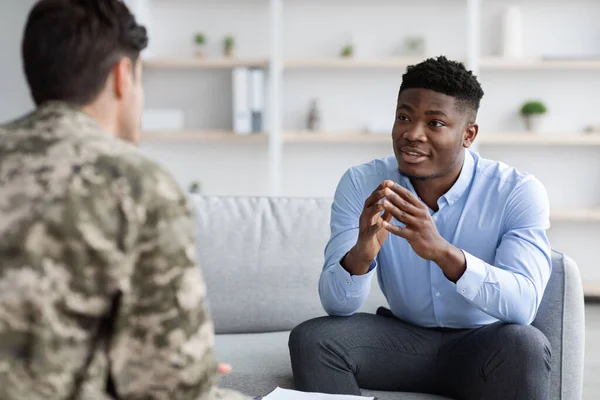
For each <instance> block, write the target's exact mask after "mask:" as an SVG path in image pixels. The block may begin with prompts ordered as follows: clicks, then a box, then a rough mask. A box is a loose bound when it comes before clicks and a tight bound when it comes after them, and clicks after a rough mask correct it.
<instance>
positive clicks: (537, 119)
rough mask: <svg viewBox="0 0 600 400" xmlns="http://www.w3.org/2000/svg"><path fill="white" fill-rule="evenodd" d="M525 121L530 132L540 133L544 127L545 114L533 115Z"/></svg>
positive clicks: (524, 118) (525, 118) (527, 116)
mask: <svg viewBox="0 0 600 400" xmlns="http://www.w3.org/2000/svg"><path fill="white" fill-rule="evenodd" d="M523 120H524V121H525V127H526V128H527V130H528V131H529V132H533V133H539V132H540V131H541V130H542V127H543V125H544V120H545V117H544V115H543V114H532V115H526V116H524V117H523Z"/></svg>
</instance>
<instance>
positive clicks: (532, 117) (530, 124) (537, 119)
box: [521, 100, 548, 132]
mask: <svg viewBox="0 0 600 400" xmlns="http://www.w3.org/2000/svg"><path fill="white" fill-rule="evenodd" d="M547 112H548V109H547V108H546V105H545V104H544V103H542V102H541V101H538V100H530V101H527V102H526V103H525V104H523V106H521V116H522V117H523V120H524V121H525V127H526V128H527V130H528V131H530V132H538V131H539V130H540V127H541V125H542V122H543V120H544V114H546V113H547Z"/></svg>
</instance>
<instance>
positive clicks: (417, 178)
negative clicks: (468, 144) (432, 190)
mask: <svg viewBox="0 0 600 400" xmlns="http://www.w3.org/2000/svg"><path fill="white" fill-rule="evenodd" d="M460 149H462V146H460ZM460 149H459V151H457V152H456V153H455V155H454V159H453V160H452V162H451V163H450V165H449V166H448V167H447V168H445V169H444V170H443V171H441V172H436V173H433V174H431V175H426V176H418V175H410V174H406V173H404V172H402V170H401V169H400V166H398V171H399V172H400V174H402V175H404V176H405V177H407V178H409V179H411V180H415V181H419V182H425V181H428V180H431V179H436V178H441V177H443V176H445V175H447V174H448V173H449V172H450V171H452V168H454V166H455V165H456V163H458V161H459V160H460Z"/></svg>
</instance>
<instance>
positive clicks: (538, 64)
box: [142, 57, 600, 70]
mask: <svg viewBox="0 0 600 400" xmlns="http://www.w3.org/2000/svg"><path fill="white" fill-rule="evenodd" d="M426 58H427V57H398V58H383V59H360V58H348V59H346V58H341V57H338V58H305V59H289V60H286V61H284V67H285V68H286V69H403V68H406V67H407V66H408V65H414V64H418V63H420V62H421V61H423V60H425V59H426ZM142 62H143V64H144V66H145V67H147V68H156V69H159V68H162V69H229V68H235V67H249V68H250V67H254V68H266V67H267V66H268V60H267V59H244V58H240V59H238V58H210V57H206V58H193V57H190V58H150V59H146V60H143V61H142ZM480 67H481V69H482V70H573V69H574V70H596V69H600V60H539V59H524V60H511V59H504V58H500V57H488V58H482V59H481V61H480Z"/></svg>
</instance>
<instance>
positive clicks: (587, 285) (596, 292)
mask: <svg viewBox="0 0 600 400" xmlns="http://www.w3.org/2000/svg"><path fill="white" fill-rule="evenodd" d="M583 294H584V296H586V297H594V298H600V282H598V281H595V282H583Z"/></svg>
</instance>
